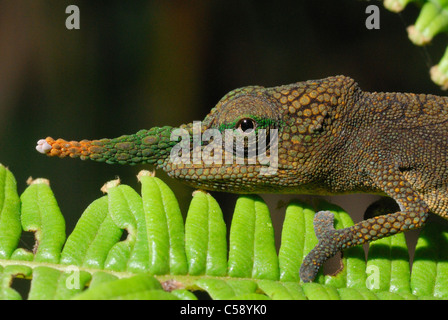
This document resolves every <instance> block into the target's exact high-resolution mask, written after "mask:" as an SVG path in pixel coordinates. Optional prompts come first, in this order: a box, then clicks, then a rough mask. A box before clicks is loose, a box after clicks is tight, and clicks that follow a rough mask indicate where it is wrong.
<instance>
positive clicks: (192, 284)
mask: <svg viewBox="0 0 448 320" xmlns="http://www.w3.org/2000/svg"><path fill="white" fill-rule="evenodd" d="M0 266H2V267H7V266H26V267H29V268H31V269H35V268H38V267H48V268H52V269H55V270H59V271H62V272H67V273H69V272H73V271H74V267H75V268H77V270H79V271H84V272H88V273H90V274H91V275H93V274H94V273H96V272H104V273H108V274H111V275H113V276H116V277H117V278H119V279H121V278H129V277H132V276H135V275H137V274H138V273H134V272H128V271H113V270H107V269H96V268H86V267H82V266H76V265H64V264H57V263H48V262H39V261H25V260H5V259H0ZM75 270H76V269H75ZM153 276H154V277H155V278H156V279H157V280H158V281H159V282H161V283H163V282H165V281H172V280H174V281H176V282H179V283H180V284H181V287H182V289H187V290H192V291H195V290H202V289H201V288H200V287H199V286H198V285H196V282H197V281H198V280H205V279H215V280H223V281H228V280H236V281H252V282H255V283H258V282H259V281H266V279H255V278H250V277H246V278H241V277H231V276H210V275H194V276H193V275H189V274H185V275H170V274H165V275H153ZM17 277H20V278H25V279H32V275H31V276H28V277H24V276H23V275H21V274H19V275H17ZM270 281H273V282H279V283H283V284H285V283H288V282H291V283H297V282H294V281H281V280H270Z"/></svg>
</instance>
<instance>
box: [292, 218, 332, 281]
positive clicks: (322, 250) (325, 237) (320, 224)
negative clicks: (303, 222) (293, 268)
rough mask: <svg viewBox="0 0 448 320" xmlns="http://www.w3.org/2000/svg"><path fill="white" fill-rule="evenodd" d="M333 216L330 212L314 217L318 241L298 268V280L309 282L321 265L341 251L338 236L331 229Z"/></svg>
mask: <svg viewBox="0 0 448 320" xmlns="http://www.w3.org/2000/svg"><path fill="white" fill-rule="evenodd" d="M333 221H334V216H333V214H332V213H331V212H330V211H319V212H318V213H316V215H315V217H314V232H315V233H316V237H317V239H318V240H319V242H318V244H317V245H316V246H315V247H314V248H313V250H311V251H310V252H309V253H308V255H307V256H306V257H305V259H304V260H303V262H302V266H301V267H300V279H302V281H303V282H311V281H313V280H314V278H315V277H316V275H317V273H318V271H319V268H320V267H321V265H322V264H323V263H324V262H325V261H327V260H328V259H329V258H331V257H332V256H334V255H335V254H336V253H337V252H339V251H340V249H341V241H340V238H341V237H340V236H341V235H340V234H339V232H338V231H337V230H335V229H334V227H333Z"/></svg>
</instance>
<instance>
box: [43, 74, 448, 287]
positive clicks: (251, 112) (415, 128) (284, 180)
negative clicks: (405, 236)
mask: <svg viewBox="0 0 448 320" xmlns="http://www.w3.org/2000/svg"><path fill="white" fill-rule="evenodd" d="M181 128H184V129H185V130H187V131H188V132H190V133H191V132H192V128H193V126H192V124H188V125H183V126H181ZM210 128H217V129H219V130H221V131H223V130H224V129H226V128H227V129H229V128H231V129H236V131H240V132H241V131H243V130H244V129H255V130H258V129H260V128H266V129H278V170H277V171H276V173H275V174H273V175H260V170H261V168H263V166H266V164H264V165H263V164H260V163H259V162H257V163H256V164H235V163H232V164H225V163H224V164H205V163H204V160H202V161H201V162H199V163H197V164H182V163H180V164H174V163H172V162H171V161H170V158H169V154H170V151H171V149H172V148H173V146H174V145H175V144H176V143H177V140H176V141H171V140H170V134H171V132H172V131H173V130H174V129H175V128H172V127H162V128H152V129H149V130H141V131H139V132H138V133H137V134H133V135H127V136H122V137H119V138H115V139H102V140H93V141H88V140H84V141H81V142H74V141H72V142H67V141H65V140H62V139H59V140H53V139H52V138H47V139H46V140H40V141H39V146H38V150H39V151H40V152H43V153H46V154H48V155H50V156H59V157H64V156H66V155H69V156H71V157H78V156H79V157H81V158H82V159H87V158H90V159H92V160H97V161H106V162H108V163H122V164H135V163H151V164H154V165H155V167H156V168H161V169H163V170H165V171H166V172H167V173H168V174H169V175H170V176H172V177H174V178H176V179H180V180H182V181H184V182H186V183H187V184H189V185H191V186H193V187H196V188H200V189H206V190H217V191H226V192H234V193H298V194H299V193H300V194H343V193H360V192H364V193H374V194H385V195H388V196H390V197H391V198H393V199H395V201H396V202H397V203H398V205H399V207H400V211H399V212H394V213H390V214H387V215H383V216H379V217H375V218H371V219H368V220H365V221H362V222H360V223H357V224H356V225H354V226H353V227H350V228H345V229H341V230H334V228H333V217H332V215H331V213H329V212H319V213H317V214H316V217H315V231H316V235H317V237H318V239H319V243H318V245H317V246H316V247H315V248H314V249H313V250H312V251H311V252H310V253H309V254H308V256H307V257H306V258H305V260H304V261H303V264H302V267H301V270H300V277H301V279H302V280H303V281H305V282H308V281H312V280H313V279H314V277H315V276H316V274H317V272H318V270H319V267H320V266H321V265H322V263H323V262H325V260H327V259H328V258H329V257H331V256H333V255H334V254H335V253H337V252H338V251H340V250H343V249H346V248H348V247H351V246H355V245H359V244H362V243H365V242H368V241H371V240H375V239H378V238H382V237H385V236H390V235H392V234H395V233H398V232H402V231H406V230H410V229H415V228H419V227H422V226H423V225H424V224H425V221H426V219H427V217H428V213H429V211H431V212H433V213H435V214H438V215H440V216H442V217H445V218H446V217H447V209H448V168H447V161H448V98H446V97H438V96H434V95H425V94H413V93H371V92H363V91H362V90H361V89H360V88H359V87H358V86H357V84H356V83H355V82H354V81H353V80H352V79H351V78H348V77H344V76H337V77H329V78H326V79H322V80H315V81H306V82H298V83H294V84H290V85H285V86H279V87H273V88H264V87H257V86H253V87H245V88H241V89H237V90H234V91H232V92H230V93H228V94H227V95H226V96H225V97H224V98H222V100H221V101H220V102H219V103H218V104H217V105H216V107H215V108H213V109H212V110H211V112H210V113H209V115H208V116H207V117H206V118H205V119H204V121H203V122H202V129H201V130H202V132H204V130H205V129H210ZM205 145H206V144H204V145H202V146H201V147H200V148H204V147H205Z"/></svg>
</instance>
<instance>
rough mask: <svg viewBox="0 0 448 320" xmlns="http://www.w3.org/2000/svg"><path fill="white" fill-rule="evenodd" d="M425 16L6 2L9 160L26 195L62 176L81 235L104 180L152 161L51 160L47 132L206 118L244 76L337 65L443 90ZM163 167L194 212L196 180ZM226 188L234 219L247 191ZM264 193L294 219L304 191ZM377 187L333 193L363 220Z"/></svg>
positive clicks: (0, 130)
mask: <svg viewBox="0 0 448 320" xmlns="http://www.w3.org/2000/svg"><path fill="white" fill-rule="evenodd" d="M70 4H75V5H77V6H78V7H79V9H80V18H81V24H80V26H81V28H80V30H67V29H66V27H65V20H66V18H67V17H68V14H66V13H65V9H66V7H67V6H68V5H70ZM370 4H375V5H377V6H378V7H379V8H380V10H381V13H380V29H379V30H368V29H367V28H366V27H365V20H366V18H367V16H368V15H367V14H366V13H365V9H366V7H367V6H368V5H370ZM417 14H418V8H416V7H415V6H414V5H410V6H409V8H407V9H406V10H405V11H404V12H403V13H402V14H400V15H397V14H394V13H391V12H388V11H387V10H385V9H384V8H383V5H382V2H381V1H357V0H339V1H334V0H325V1H319V0H313V1H310V0H309V1H285V0H278V1H255V0H244V1H241V0H240V1H236V0H225V1H224V0H213V1H210V0H202V1H198V0H190V1H183V0H170V1H168V0H165V1H123V0H119V1H116V0H109V1H81V0H76V1H75V0H73V1H65V0H57V1H56V0H53V1H44V0H15V1H12V0H9V1H5V0H4V1H0V162H1V163H3V164H4V165H6V166H8V167H9V168H10V170H11V171H12V172H13V173H14V175H15V177H16V179H17V182H18V189H19V192H20V193H21V192H23V190H24V189H25V187H26V180H27V178H28V177H29V176H33V177H34V178H37V177H45V178H48V179H50V181H51V186H52V189H53V191H54V193H55V195H56V197H57V199H58V202H59V206H60V208H61V210H62V212H63V214H64V216H65V218H66V221H67V231H68V233H69V232H70V231H71V230H72V228H73V226H74V223H75V222H76V221H77V219H78V218H79V216H80V215H81V213H82V212H83V210H84V209H85V208H86V207H87V206H88V204H89V203H90V202H92V201H93V200H94V199H96V198H98V197H100V196H101V195H102V194H101V192H100V188H101V186H102V185H103V184H104V182H106V181H108V180H111V179H114V178H115V177H116V176H119V177H120V178H121V180H122V182H123V183H125V184H128V185H131V186H132V187H134V188H136V189H137V190H139V189H140V186H139V185H138V183H137V180H136V178H135V176H136V174H137V173H138V172H139V171H140V170H141V169H144V168H146V169H148V166H134V167H129V166H118V165H114V166H111V165H107V164H102V163H95V162H92V161H80V160H73V159H64V160H61V159H57V158H48V157H45V156H43V155H41V154H39V153H37V152H36V150H35V145H36V141H37V140H38V139H40V138H45V137H47V136H52V137H53V138H57V137H62V138H66V139H69V140H71V139H73V140H80V139H83V138H87V139H92V138H104V137H115V136H120V135H122V134H130V133H134V132H137V131H138V130H139V129H143V128H150V127H152V126H162V125H173V126H175V125H179V124H181V123H187V122H191V121H193V120H201V119H203V118H204V116H205V115H206V114H207V112H208V111H209V110H210V109H211V108H212V107H213V106H214V105H215V104H216V103H217V102H218V100H219V99H220V98H221V97H222V96H223V95H224V94H225V93H227V92H228V91H230V90H232V89H235V88H238V87H242V86H246V85H253V84H257V85H263V86H276V85H281V84H287V83H292V82H297V81H302V80H309V79H318V78H323V77H326V76H330V75H337V74H344V75H348V76H351V77H353V78H355V79H356V80H357V82H358V83H359V85H360V86H361V87H362V88H363V89H364V90H369V91H408V92H416V93H434V94H439V95H444V94H445V92H442V91H440V90H439V89H438V87H437V86H436V85H434V84H433V83H432V82H431V81H430V78H429V74H428V71H429V67H430V66H431V65H432V64H436V63H437V61H438V60H439V59H440V57H441V56H442V54H443V52H444V47H445V46H446V43H447V41H446V40H447V39H446V38H444V36H439V37H437V39H435V40H434V41H433V43H432V44H431V45H430V46H429V47H427V48H425V49H422V48H418V47H415V46H414V45H412V44H411V42H410V41H409V40H408V39H407V34H406V27H407V26H408V25H410V24H412V23H413V22H414V21H415V18H416V17H417ZM157 176H159V177H160V178H162V179H163V180H164V181H166V183H168V184H169V185H170V187H172V188H173V190H174V192H175V193H176V195H177V197H178V200H179V202H180V205H181V209H182V211H183V213H184V214H185V213H186V211H187V209H188V205H189V202H190V199H191V192H192V191H193V189H191V188H189V187H187V186H184V185H182V184H180V183H179V182H177V181H174V180H172V179H169V178H168V177H167V176H166V175H165V174H164V173H163V172H157ZM214 195H215V196H216V197H217V199H218V201H219V202H220V204H221V206H222V208H223V211H224V213H225V215H226V217H229V216H230V215H231V213H232V208H233V206H234V204H235V200H236V196H235V195H229V194H214ZM263 197H264V198H265V199H266V200H267V201H268V203H269V206H270V208H271V210H272V212H273V216H274V217H279V219H275V221H276V222H275V225H276V226H281V223H282V219H283V216H282V215H283V214H284V207H282V206H281V204H282V203H286V202H287V201H288V199H290V198H291V197H290V196H281V195H279V196H265V195H263ZM374 199H376V198H375V197H373V196H368V195H362V196H360V195H351V196H340V197H335V198H332V201H333V202H335V203H338V204H341V205H342V206H343V207H344V208H345V209H346V210H348V211H349V212H350V213H353V214H354V219H355V220H360V219H361V217H362V213H363V212H364V209H365V208H366V207H367V205H368V204H369V203H370V202H372V201H373V200H374ZM279 207H280V209H278V210H277V208H279ZM357 214H358V216H356V215H357ZM227 219H229V218H227Z"/></svg>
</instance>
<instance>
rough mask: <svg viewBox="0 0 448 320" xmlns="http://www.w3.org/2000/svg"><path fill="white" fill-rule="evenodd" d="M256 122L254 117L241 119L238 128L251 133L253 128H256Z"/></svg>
mask: <svg viewBox="0 0 448 320" xmlns="http://www.w3.org/2000/svg"><path fill="white" fill-rule="evenodd" d="M255 126H256V123H255V121H254V120H252V119H248V118H245V119H241V120H240V121H238V124H237V125H236V127H237V129H238V130H241V131H242V132H244V133H250V132H252V130H254V129H255Z"/></svg>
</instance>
